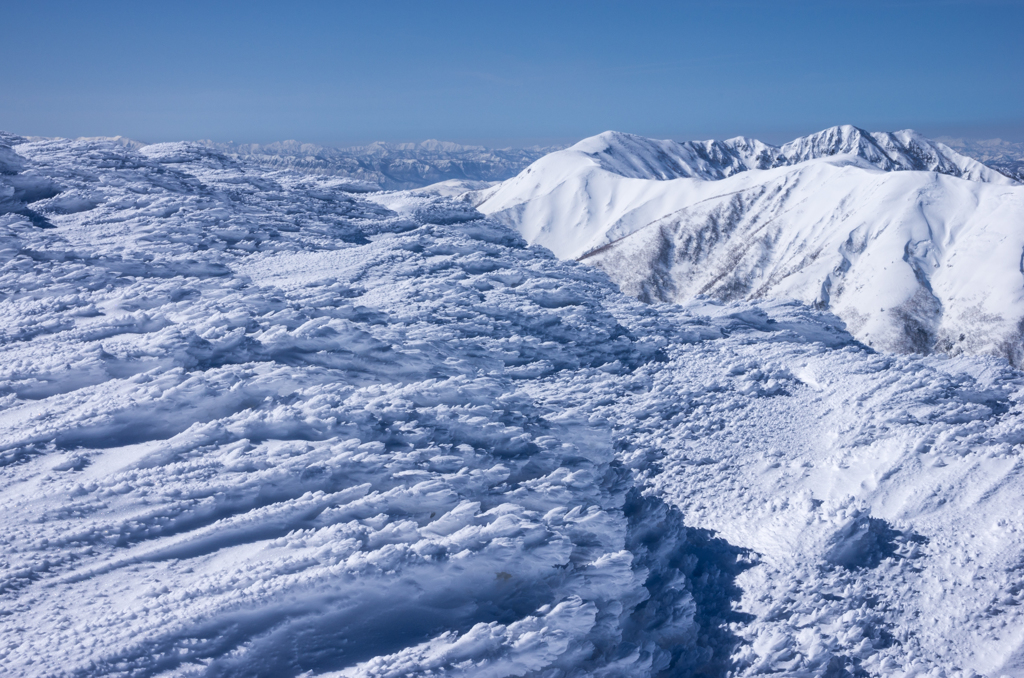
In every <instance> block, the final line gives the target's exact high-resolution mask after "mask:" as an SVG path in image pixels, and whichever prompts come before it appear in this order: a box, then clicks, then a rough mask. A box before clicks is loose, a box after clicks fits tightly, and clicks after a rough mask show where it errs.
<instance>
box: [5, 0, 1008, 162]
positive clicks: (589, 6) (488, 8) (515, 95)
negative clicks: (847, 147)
mask: <svg viewBox="0 0 1024 678" xmlns="http://www.w3.org/2000/svg"><path fill="white" fill-rule="evenodd" d="M2 7H3V22H4V24H5V28H6V30H5V31H4V33H5V35H4V40H3V43H2V50H3V52H4V54H5V56H6V59H5V60H4V61H5V63H6V65H7V68H5V69H4V86H3V89H2V90H0V92H2V94H0V129H6V130H8V131H12V132H16V133H19V134H25V135H59V136H80V135H114V134H123V135H126V136H130V137H133V138H137V139H141V140H145V141H164V140H172V139H198V138H212V139H215V140H219V141H226V140H234V141H246V142H266V141H274V140H280V139H289V138H293V139H300V140H303V141H312V142H319V143H326V144H342V145H348V144H358V143H365V142H369V141H374V140H385V141H415V140H422V139H427V138H439V139H446V140H452V141H460V142H469V143H484V144H489V145H528V144H533V143H542V144H543V143H553V142H569V141H575V140H577V139H580V138H582V137H585V136H589V135H591V134H595V133H598V132H601V131H604V130H606V129H617V130H622V131H628V132H634V133H637V134H643V135H648V136H655V137H667V138H675V139H692V138H710V137H719V138H723V137H729V136H736V135H740V134H743V135H747V136H756V137H759V138H762V139H765V140H766V141H773V142H782V141H785V140H788V139H789V138H792V137H794V136H798V135H800V134H805V133H809V132H812V131H815V130H818V129H821V128H824V127H828V126H830V125H835V124H843V123H850V124H855V125H858V126H861V127H867V128H870V129H873V130H893V129H900V128H904V127H913V128H915V129H918V130H920V131H922V132H925V133H927V134H930V135H933V136H938V135H942V134H952V135H963V136H968V137H974V138H990V137H993V136H1002V137H1003V138H1007V139H1015V140H1024V2H1022V1H1020V0H1002V1H999V0H988V1H985V0H975V1H974V2H945V1H943V0H929V1H926V2H925V1H921V2H919V1H901V0H890V1H888V2H846V1H843V0H817V1H815V2H809V1H801V0H789V1H774V0H761V1H759V2H743V1H738V0H715V1H713V0H707V1H706V2H699V3H698V2H629V3H627V2H607V1H602V0H589V1H587V2H576V1H562V2H557V1H556V0H548V2H533V1H532V0H516V1H515V2H488V1H487V0H477V1H476V2H461V1H444V0H438V1H433V2H426V1H419V2H386V1H383V0H382V1H378V2H360V3H354V2H353V3H349V2H298V1H295V2H290V3H283V2H261V1H259V0H250V1H249V2H216V1H215V0H208V1H206V2H189V1H187V0H176V1H175V2H168V1H159V2H158V1H156V0H154V1H152V2H149V1H147V2H104V1H102V0H96V1H93V2H51V1H48V0H33V1H32V2H27V1H21V2H14V1H11V0H8V1H7V2H4V3H3V6H2Z"/></svg>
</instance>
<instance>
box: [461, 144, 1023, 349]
mask: <svg viewBox="0 0 1024 678" xmlns="http://www.w3.org/2000/svg"><path fill="white" fill-rule="evenodd" d="M700 149H704V150H700ZM716 149H717V150H716ZM698 151H700V152H698ZM705 151H707V152H705ZM467 197H468V198H469V199H471V200H475V201H477V202H481V203H482V204H480V209H481V210H482V211H484V212H486V213H488V214H491V216H492V217H493V218H496V219H498V220H500V221H502V222H504V223H507V224H509V225H511V226H513V227H515V228H517V229H518V230H519V231H520V232H521V233H522V234H523V235H524V237H526V239H527V240H528V241H529V242H531V243H537V244H540V245H544V246H546V247H549V248H551V250H552V251H554V252H555V253H556V254H557V255H558V256H560V257H563V258H567V259H569V258H574V259H578V260H580V261H584V262H586V263H589V264H592V265H595V266H597V267H599V268H601V269H602V270H604V271H606V272H607V273H608V274H609V275H610V276H611V277H612V279H613V280H615V282H616V283H618V284H619V286H620V288H621V289H622V291H624V292H626V293H627V294H630V295H633V296H636V297H638V298H640V299H642V300H645V301H671V302H679V301H685V300H688V299H692V298H695V297H697V296H699V295H706V296H709V297H712V298H715V299H719V300H723V301H730V300H739V299H746V300H761V299H776V298H795V299H799V300H801V301H804V302H805V303H809V304H814V305H816V306H818V307H819V308H823V309H829V310H832V311H834V312H835V313H836V314H838V315H839V316H840V317H841V318H842V319H843V320H844V321H846V323H847V325H848V326H849V328H850V330H851V331H852V332H853V334H854V336H855V337H857V339H859V340H861V341H863V342H865V343H867V344H869V345H871V346H874V347H877V348H880V349H883V350H887V351H897V352H921V353H928V352H932V351H939V352H944V353H948V354H953V355H956V354H959V353H972V354H994V355H1002V356H1005V357H1007V358H1008V359H1010V360H1011V361H1012V362H1013V363H1014V364H1016V365H1018V366H1020V365H1022V364H1024V277H1022V275H1024V269H1022V267H1021V266H1022V265H1021V261H1022V256H1024V234H1022V233H1024V232H1022V231H1021V229H1020V228H1019V225H1020V224H1021V223H1022V222H1024V187H1022V186H1021V185H1020V184H1017V183H1015V182H1014V181H1012V180H1011V179H1009V178H1008V177H1005V176H1003V175H1002V174H999V173H998V172H995V171H994V170H991V169H989V168H987V167H985V166H984V165H981V164H980V163H978V162H976V161H974V160H971V159H969V158H966V157H964V156H961V155H958V154H957V153H955V152H953V151H952V150H951V149H949V148H948V147H945V146H943V145H941V144H937V143H935V142H930V141H928V140H926V139H923V138H922V137H920V136H919V135H916V134H914V133H912V132H908V131H903V132H896V133H892V134H883V133H875V134H868V133H867V132H863V131H862V130H858V129H857V128H853V127H837V128H832V129H829V130H825V131H823V132H821V133H819V134H815V135H812V136H810V137H806V138H803V139H797V140H796V141H793V142H791V143H789V144H786V145H784V146H782V147H780V148H775V147H768V146H766V145H764V144H760V143H759V142H753V141H751V140H745V139H734V140H729V141H726V142H687V144H677V143H675V142H667V141H654V140H650V139H643V138H641V137H633V136H630V135H620V134H616V133H606V134H603V135H600V136H597V137H593V138H591V139H587V140H584V141H582V142H580V143H579V144H577V145H576V146H574V147H572V148H570V149H568V150H566V151H561V152H558V153H553V154H551V155H549V156H547V157H545V158H543V159H541V160H540V161H538V162H537V163H535V164H534V165H532V166H531V167H530V168H528V169H527V170H525V171H524V172H523V173H521V174H520V175H519V176H518V177H516V178H515V179H511V180H509V181H507V182H504V183H502V184H500V185H499V186H497V187H494V188H492V189H489V190H486V191H483V192H477V193H475V194H468V196H467Z"/></svg>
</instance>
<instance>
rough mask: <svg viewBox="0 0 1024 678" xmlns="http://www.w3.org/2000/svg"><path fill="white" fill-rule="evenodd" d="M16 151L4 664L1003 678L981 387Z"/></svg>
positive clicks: (837, 340)
mask: <svg viewBox="0 0 1024 678" xmlns="http://www.w3.org/2000/svg"><path fill="white" fill-rule="evenodd" d="M14 151H16V152H17V154H18V155H19V156H21V157H24V158H25V160H24V161H20V160H19V162H23V163H24V164H23V165H20V166H19V167H22V169H20V170H19V171H20V172H21V174H18V175H13V176H14V177H20V176H22V175H25V174H27V173H28V172H34V173H35V174H34V175H31V176H34V177H35V179H33V181H40V182H43V181H48V182H52V184H53V185H55V186H57V187H58V188H59V189H60V192H59V193H57V194H56V195H51V196H49V197H47V198H41V199H39V200H36V201H32V202H26V201H24V200H23V201H22V203H18V204H15V203H12V204H11V207H10V211H8V212H7V213H5V214H3V215H0V239H2V241H3V242H2V246H0V252H2V253H0V263H2V267H3V268H2V269H0V295H2V296H0V308H2V311H0V312H2V317H3V319H4V322H3V325H2V326H3V334H2V341H0V353H2V356H3V358H2V360H0V511H2V515H3V516H4V524H5V527H6V529H5V531H4V533H3V535H2V536H0V539H2V540H3V549H2V552H0V558H2V560H0V609H2V611H3V614H2V615H0V669H2V671H3V672H6V673H10V674H12V675H27V676H190V675H210V676H251V675H267V676H282V675H284V676H288V675H342V676H406V675H435V676H436V675H452V676H454V675H466V676H495V677H498V676H523V675H538V676H539V675H543V676H552V677H553V676H584V675H586V676H590V675H595V676H642V675H697V674H703V675H709V674H710V675H725V674H727V673H729V672H731V673H732V674H733V675H764V674H768V673H776V674H780V673H781V674H783V675H794V676H820V675H837V676H838V675H864V674H867V675H887V676H888V675H903V676H911V675H928V674H930V675H946V676H969V675H972V672H973V673H981V674H986V675H1000V674H1001V673H1005V674H1007V675H1013V674H1015V673H1018V672H1020V671H1021V670H1024V669H1022V667H1024V653H1022V650H1021V648H1022V647H1024V637H1022V636H1024V634H1022V632H1021V631H1020V630H1019V629H1021V628H1024V624H1022V623H1021V620H1020V619H1019V612H1018V610H1019V604H1020V602H1021V601H1022V595H1024V567H1022V564H1021V563H1022V560H1021V554H1022V553H1024V549H1022V541H1021V540H1022V533H1024V520H1022V518H1021V516H1022V513H1021V510H1020V509H1021V502H1022V499H1021V497H1022V496H1024V492H1022V490H1024V487H1022V480H1021V476H1020V470H1021V466H1022V464H1021V454H1022V452H1024V447H1022V445H1024V434H1022V433H1021V432H1022V431H1024V425H1022V423H1024V422H1022V421H1021V419H1022V408H1021V398H1022V395H1024V381H1022V377H1021V376H1020V373H1019V372H1015V371H1014V370H1012V369H1010V368H1009V367H1008V366H1007V365H1006V363H1005V362H1003V361H1000V360H997V359H994V358H986V357H974V358H968V357H960V358H957V359H939V358H934V357H933V358H922V357H912V356H885V355H880V354H877V353H874V352H872V351H871V350H870V349H867V348H866V347H864V346H862V345H860V344H858V343H856V342H855V341H854V340H853V338H852V337H851V336H850V335H849V334H847V333H846V332H845V331H844V330H843V326H842V323H840V322H839V321H838V319H836V318H835V317H834V316H831V315H828V314H821V313H818V312H815V311H814V310H812V309H811V308H810V307H808V306H806V305H801V304H799V303H788V302H785V303H784V302H766V303H762V304H761V305H760V306H754V305H751V304H748V303H736V304H720V303H716V302H711V301H708V300H701V301H697V302H693V303H692V304H690V305H685V306H681V307H680V306H667V305H656V306H646V305H643V304H640V303H639V302H636V301H634V300H632V299H630V298H627V297H623V296H621V295H619V294H618V293H617V292H616V290H615V287H614V285H613V284H612V283H611V281H610V280H609V279H608V278H607V277H606V276H605V274H603V273H602V272H600V271H598V270H596V269H593V268H590V267H588V266H585V265H582V264H575V263H567V262H560V261H558V260H557V259H555V258H554V257H553V256H552V255H551V254H550V253H549V252H547V251H546V250H543V249H540V248H530V247H527V246H526V244H525V242H524V241H523V240H522V238H521V237H520V236H519V235H518V234H517V233H515V232H514V231H512V230H510V229H508V228H506V227H505V226H503V225H501V224H498V223H496V222H494V221H492V220H488V219H484V218H482V217H481V215H480V214H478V213H477V212H475V211H474V210H473V209H472V208H471V207H470V206H469V205H468V204H467V203H466V202H464V201H458V200H455V201H453V200H451V199H448V198H445V197H443V193H442V194H441V195H440V196H438V195H431V192H429V191H428V192H421V193H419V194H417V193H375V194H359V195H355V194H352V193H348V192H346V186H345V185H344V184H343V183H339V182H338V180H337V179H336V178H329V177H310V176H305V175H299V174H290V173H287V172H267V171H266V170H265V169H260V168H258V167H253V166H250V165H247V164H245V163H244V162H238V161H236V160H233V159H231V158H228V157H226V156H224V155H220V154H218V153H216V152H213V151H211V150H210V149H208V148H205V147H203V146H202V145H198V144H160V145H155V146H148V147H141V148H138V149H133V148H132V147H130V146H126V145H124V144H118V143H114V142H111V141H105V140H82V141H77V142H68V141H44V142H34V143H23V142H22V143H16V144H15V147H14ZM6 180H7V177H2V178H0V182H2V181H6ZM69 196H70V197H69ZM71 198H74V199H73V200H72V199H71ZM69 206H70V207H69ZM25 210H29V211H30V213H25ZM33 215H34V217H33ZM40 219H43V220H45V221H46V223H47V224H48V225H52V226H54V228H41V227H40V226H38V225H37V222H38V221H39V220H40Z"/></svg>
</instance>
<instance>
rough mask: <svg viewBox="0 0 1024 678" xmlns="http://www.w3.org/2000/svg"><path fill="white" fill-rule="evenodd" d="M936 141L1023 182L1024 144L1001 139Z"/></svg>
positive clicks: (944, 138)
mask: <svg viewBox="0 0 1024 678" xmlns="http://www.w3.org/2000/svg"><path fill="white" fill-rule="evenodd" d="M938 141H941V142H942V143H944V144H945V145H946V146H949V147H950V148H952V149H953V150H955V151H957V152H959V153H962V154H963V155H966V156H969V157H971V158H974V159H975V160H980V161H981V162H983V163H985V164H986V165H988V166H989V167H991V168H993V169H997V170H999V171H1000V172H1002V173H1003V174H1005V175H1006V176H1008V177H1012V178H1013V179H1016V180H1017V181H1022V182H1024V142H1014V141H1003V140H1002V139H987V140H984V141H972V140H969V139H954V138H952V137H939V138H938Z"/></svg>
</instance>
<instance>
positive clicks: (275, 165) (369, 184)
mask: <svg viewBox="0 0 1024 678" xmlns="http://www.w3.org/2000/svg"><path fill="white" fill-rule="evenodd" d="M206 143H207V144H208V145H210V146H212V147H214V148H216V149H217V150H219V151H221V152H222V153H225V154H226V155H228V156H230V157H235V158H238V159H241V160H244V161H246V162H248V163H252V164H256V165H259V166H261V167H265V168H267V169H288V170H292V171H300V172H309V173H314V174H331V175H338V176H344V177H346V178H350V179H356V180H359V181H363V182H366V188H367V190H400V189H408V188H418V187H421V186H427V185H429V184H434V183H438V182H441V181H448V180H452V179H459V180H469V181H501V180H503V179H508V178H510V177H513V176H515V175H516V174H517V173H518V172H519V171H521V170H522V169H523V168H525V167H526V166H527V165H529V164H530V163H532V162H534V161H535V160H537V159H538V158H541V157H542V156H544V155H546V154H548V153H550V152H551V151H554V150H558V147H540V146H535V147H532V148H505V149H490V148H484V147H483V146H462V145H460V144H454V143H451V142H447V141H436V140H429V141H424V142H422V143H416V144H388V143H383V142H376V143H372V144H370V145H368V146H355V147H351V148H333V147H330V146H318V145H316V144H304V143H300V142H298V141H281V142H276V143H272V144H230V143H228V144H224V143H214V142H206Z"/></svg>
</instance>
